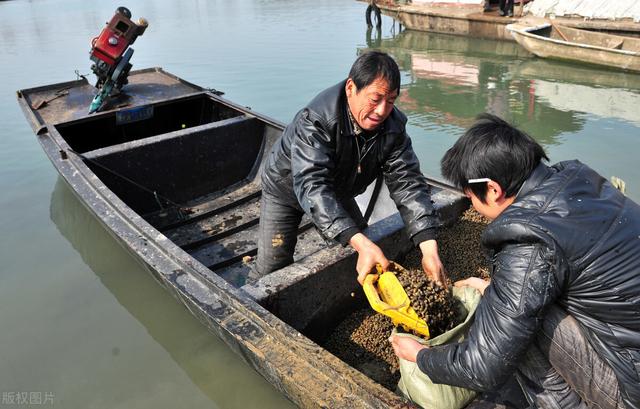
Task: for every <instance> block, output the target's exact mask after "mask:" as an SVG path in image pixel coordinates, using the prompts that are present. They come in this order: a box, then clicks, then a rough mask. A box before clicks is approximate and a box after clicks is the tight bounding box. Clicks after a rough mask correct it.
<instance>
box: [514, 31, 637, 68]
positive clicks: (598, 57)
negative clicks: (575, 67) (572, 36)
mask: <svg viewBox="0 0 640 409" xmlns="http://www.w3.org/2000/svg"><path fill="white" fill-rule="evenodd" d="M507 29H508V30H509V31H510V32H511V34H512V35H513V37H514V39H515V40H516V41H517V42H518V43H519V44H520V45H521V46H522V47H524V48H525V49H527V50H528V51H529V52H531V53H532V54H534V55H536V56H538V57H541V58H549V59H554V60H560V61H567V62H572V63H580V64H589V65H599V66H604V67H610V68H616V69H619V70H624V71H630V72H636V73H639V72H640V53H638V52H633V51H625V50H617V49H609V48H605V47H600V46H593V45H589V44H579V43H575V42H571V41H565V40H558V39H553V38H546V37H543V36H540V35H536V34H535V33H533V32H530V31H527V29H525V28H521V27H519V26H518V25H511V26H507Z"/></svg>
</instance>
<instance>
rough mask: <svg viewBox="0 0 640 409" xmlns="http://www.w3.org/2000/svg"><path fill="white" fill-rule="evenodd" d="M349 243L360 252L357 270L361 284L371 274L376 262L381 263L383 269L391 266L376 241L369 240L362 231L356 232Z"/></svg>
mask: <svg viewBox="0 0 640 409" xmlns="http://www.w3.org/2000/svg"><path fill="white" fill-rule="evenodd" d="M349 244H351V247H353V248H354V249H355V250H356V251H357V252H358V263H357V264H356V271H357V272H358V282H359V283H360V285H362V283H364V278H365V277H366V276H367V274H369V273H370V272H371V271H372V270H373V269H374V267H375V266H376V264H380V265H381V266H382V268H383V269H386V268H387V267H389V260H387V258H386V257H385V256H384V253H383V252H382V250H381V249H380V247H378V246H377V245H376V244H375V243H374V242H372V241H371V240H369V239H368V238H367V236H365V235H364V234H362V233H356V234H354V235H353V237H351V240H349Z"/></svg>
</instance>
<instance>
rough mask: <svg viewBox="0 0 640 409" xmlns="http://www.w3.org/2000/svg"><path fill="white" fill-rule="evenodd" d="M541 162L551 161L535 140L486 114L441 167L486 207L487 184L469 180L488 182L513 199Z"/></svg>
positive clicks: (457, 144) (449, 153)
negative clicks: (489, 180) (494, 183)
mask: <svg viewBox="0 0 640 409" xmlns="http://www.w3.org/2000/svg"><path fill="white" fill-rule="evenodd" d="M542 159H545V160H547V161H548V160H549V158H547V155H546V154H545V153H544V149H543V148H542V146H540V144H538V143H537V142H536V141H535V140H534V139H533V138H532V137H530V136H529V135H527V134H526V133H524V132H522V131H520V130H518V129H517V128H516V127H514V126H512V125H510V124H509V123H507V122H506V121H504V120H502V119H500V118H499V117H497V116H495V115H491V114H487V113H485V114H481V115H479V116H478V117H477V120H476V122H475V123H474V124H473V125H472V126H471V127H470V128H469V129H467V131H466V132H465V133H464V135H462V137H460V139H458V140H457V141H456V143H455V144H454V145H453V147H452V148H451V149H449V150H448V151H447V153H445V155H444V156H443V157H442V161H441V162H440V166H441V170H442V175H443V176H444V177H445V178H447V179H448V180H450V181H451V182H452V183H454V184H455V185H456V186H458V187H460V188H462V189H463V190H466V189H470V190H471V191H472V192H473V193H474V194H475V195H476V196H477V197H478V198H479V199H480V200H482V202H483V203H486V194H487V184H486V183H484V182H482V183H469V179H479V178H489V179H491V180H493V181H495V182H497V183H498V184H499V185H500V187H502V189H503V190H504V191H505V195H506V197H512V196H515V195H516V194H517V193H518V190H520V187H521V186H522V184H523V183H524V182H525V180H526V179H527V177H529V174H531V172H532V171H533V170H534V169H535V168H536V167H537V166H538V164H539V163H540V161H541V160H542Z"/></svg>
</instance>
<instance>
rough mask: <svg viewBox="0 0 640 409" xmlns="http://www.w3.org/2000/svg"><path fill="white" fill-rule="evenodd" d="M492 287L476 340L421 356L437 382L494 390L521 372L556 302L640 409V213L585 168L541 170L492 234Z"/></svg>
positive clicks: (573, 164) (574, 164) (487, 238)
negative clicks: (518, 369)
mask: <svg viewBox="0 0 640 409" xmlns="http://www.w3.org/2000/svg"><path fill="white" fill-rule="evenodd" d="M482 241H483V244H484V246H485V247H487V248H488V249H489V250H490V251H491V252H492V253H493V254H494V255H493V260H492V261H493V263H492V264H493V272H492V280H491V285H490V286H489V287H488V288H487V289H486V291H485V294H484V297H483V300H482V302H481V303H480V305H479V306H478V310H477V315H476V318H475V323H474V325H473V326H472V327H471V329H470V334H469V337H468V339H467V340H466V341H465V342H463V343H461V344H458V345H448V346H444V347H437V348H432V349H430V350H429V351H421V352H420V353H419V354H418V366H419V367H420V369H422V371H423V372H425V373H426V374H427V375H429V376H430V377H431V378H432V380H433V381H434V382H436V383H446V384H452V385H458V386H464V387H468V388H472V389H476V390H491V389H493V388H495V387H497V386H499V385H501V384H502V383H503V382H504V381H505V380H506V379H507V378H508V377H509V376H511V374H512V373H513V371H514V370H515V369H516V366H517V364H518V361H519V360H520V358H521V357H522V356H523V354H524V352H525V351H526V349H527V348H528V346H529V345H530V343H531V341H532V339H533V337H534V336H535V334H536V333H537V331H538V328H539V327H540V323H541V320H542V319H543V318H544V315H545V308H546V307H547V306H549V305H550V304H553V303H556V304H557V305H559V306H560V307H562V308H564V309H565V310H566V311H567V312H568V313H569V314H571V315H572V316H573V317H575V318H576V320H577V321H578V322H579V323H580V326H581V327H582V329H583V330H584V333H585V334H586V336H587V338H588V340H589V342H590V344H591V345H592V346H593V347H594V348H595V349H596V351H597V352H598V354H599V355H600V356H601V357H603V358H604V359H605V360H606V361H607V362H608V363H609V364H610V365H611V367H612V369H613V370H614V372H615V374H616V376H617V378H618V381H619V384H620V388H621V392H622V396H623V399H624V401H625V404H626V407H627V408H638V407H639V406H640V206H638V205H637V204H636V203H634V202H633V201H632V200H630V199H628V198H627V197H625V196H624V195H623V194H621V193H620V192H619V191H618V190H617V189H615V188H614V187H613V186H612V185H611V184H610V183H609V182H607V181H606V180H605V179H604V178H602V177H601V176H600V175H598V174H597V173H596V172H595V171H593V170H592V169H590V168H589V167H587V166H586V165H584V164H582V163H580V162H578V161H570V162H563V163H559V164H557V165H555V166H552V167H547V166H545V165H543V164H541V165H539V166H538V167H537V168H536V169H535V170H534V171H533V172H532V174H531V176H530V177H529V178H528V179H527V181H526V182H525V183H524V185H523V186H522V188H521V190H520V192H519V193H518V195H517V196H516V199H515V201H514V203H513V204H512V205H511V206H509V207H508V208H507V209H506V210H505V211H504V212H503V213H502V214H500V216H498V218H496V219H495V220H494V221H493V222H492V223H491V224H490V225H489V226H488V227H487V229H486V230H485V232H484V234H483V238H482Z"/></svg>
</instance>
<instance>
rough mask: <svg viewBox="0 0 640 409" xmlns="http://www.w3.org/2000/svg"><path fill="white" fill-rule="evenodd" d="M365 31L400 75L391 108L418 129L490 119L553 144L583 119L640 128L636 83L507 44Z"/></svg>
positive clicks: (370, 42)
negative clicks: (490, 115) (506, 122)
mask: <svg viewBox="0 0 640 409" xmlns="http://www.w3.org/2000/svg"><path fill="white" fill-rule="evenodd" d="M370 31H371V30H369V31H368V32H367V44H368V45H369V46H370V47H373V48H379V49H382V50H384V51H386V52H388V53H390V54H392V55H393V56H394V57H395V58H396V60H397V61H398V64H399V65H400V67H401V70H402V71H403V74H405V75H404V77H403V83H404V85H403V89H402V92H401V94H400V98H399V106H400V107H401V109H402V110H403V111H404V112H405V113H407V115H408V116H409V117H410V122H411V123H412V124H414V125H417V126H419V127H422V128H424V129H434V128H440V127H443V126H450V125H455V126H457V127H459V128H465V127H467V126H469V125H470V124H471V123H472V122H473V118H474V117H475V116H476V115H477V114H478V113H480V112H491V113H494V114H497V115H499V116H502V117H504V118H507V119H509V120H510V121H512V122H513V123H515V124H517V125H519V126H521V127H522V128H524V129H525V130H527V131H528V132H530V133H531V134H532V135H533V136H534V137H535V138H536V139H537V140H538V141H539V142H540V143H542V144H543V145H558V144H561V143H562V141H561V140H559V138H560V136H561V135H563V134H566V133H576V132H578V131H581V130H582V129H583V128H584V126H585V122H586V116H585V114H586V115H591V116H595V117H600V118H618V119H621V120H624V121H628V122H630V123H632V124H634V125H640V111H639V110H640V103H639V102H640V79H639V76H636V75H630V74H625V73H618V72H610V71H603V70H599V69H592V68H588V67H581V66H575V67H574V66H569V65H565V64H558V63H550V62H547V61H544V60H540V59H537V58H533V57H532V56H531V55H530V54H529V53H528V52H527V51H525V50H524V49H523V48H522V47H520V46H519V45H518V44H516V43H513V42H505V41H491V40H484V39H475V38H468V37H460V36H449V35H441V34H432V33H420V32H415V31H403V32H401V33H400V34H398V35H395V36H391V37H390V38H384V39H381V38H380V36H379V35H376V34H375V33H371V32H370Z"/></svg>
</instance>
